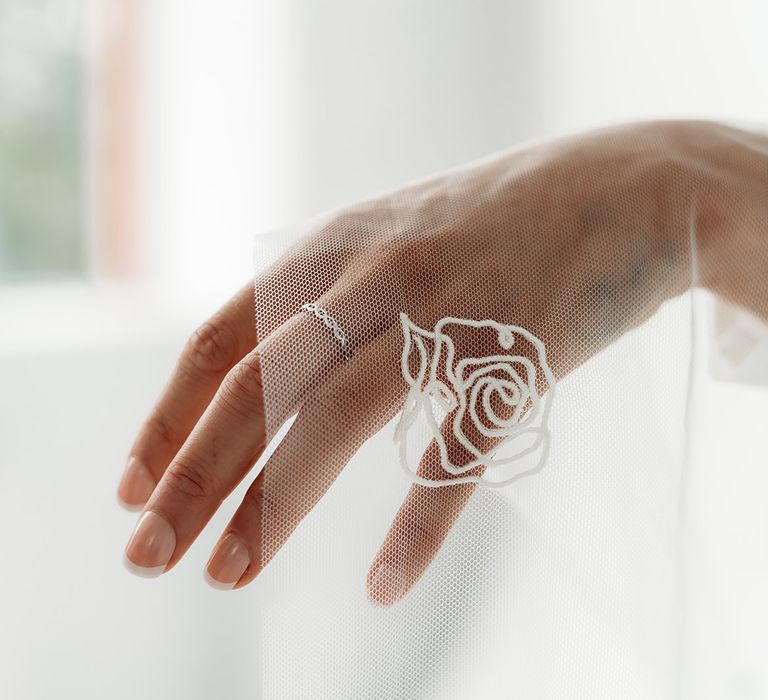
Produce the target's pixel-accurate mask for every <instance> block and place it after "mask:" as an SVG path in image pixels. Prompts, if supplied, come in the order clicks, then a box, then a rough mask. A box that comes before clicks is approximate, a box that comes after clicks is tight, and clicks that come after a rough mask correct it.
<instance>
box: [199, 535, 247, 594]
mask: <svg viewBox="0 0 768 700" xmlns="http://www.w3.org/2000/svg"><path fill="white" fill-rule="evenodd" d="M250 563H251V555H250V554H249V552H248V547H246V546H245V544H243V541H242V540H241V539H240V538H239V537H238V536H237V535H233V534H231V533H230V534H229V535H227V536H226V537H224V539H222V540H221V542H219V544H218V545H217V547H216V549H215V550H214V551H213V554H212V555H211V558H210V559H209V560H208V565H207V566H206V567H205V580H206V581H207V582H208V583H209V584H210V585H211V586H213V587H214V588H218V589H219V590H223V591H228V590H231V589H232V588H234V587H235V584H236V583H237V582H238V581H239V580H240V577H241V576H242V575H243V574H244V573H245V570H246V569H247V568H248V565H249V564H250Z"/></svg>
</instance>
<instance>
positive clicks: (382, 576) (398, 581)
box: [368, 562, 406, 606]
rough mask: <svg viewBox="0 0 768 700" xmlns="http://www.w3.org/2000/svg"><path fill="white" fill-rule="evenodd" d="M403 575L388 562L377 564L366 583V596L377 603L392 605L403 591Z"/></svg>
mask: <svg viewBox="0 0 768 700" xmlns="http://www.w3.org/2000/svg"><path fill="white" fill-rule="evenodd" d="M405 585H406V582H405V575H404V574H403V572H402V571H401V570H400V569H399V568H398V567H397V566H395V565H393V564H390V563H388V562H383V563H381V564H379V566H378V567H377V569H376V571H375V572H374V574H373V576H371V578H370V580H369V583H368V597H369V598H370V599H371V601H372V602H373V603H376V604H378V605H383V606H387V605H392V603H394V602H395V601H397V600H399V599H400V598H401V597H402V596H403V594H404V593H405Z"/></svg>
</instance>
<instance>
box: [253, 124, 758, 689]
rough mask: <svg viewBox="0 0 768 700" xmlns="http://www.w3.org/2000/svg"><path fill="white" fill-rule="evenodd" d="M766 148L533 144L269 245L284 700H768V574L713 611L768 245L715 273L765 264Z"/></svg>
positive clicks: (268, 673)
mask: <svg viewBox="0 0 768 700" xmlns="http://www.w3.org/2000/svg"><path fill="white" fill-rule="evenodd" d="M708 129H710V130H714V132H715V133H714V134H713V133H712V132H709V131H707V130H708ZM698 130H701V131H698ZM718 130H719V131H718ZM762 138H763V137H762V136H760V137H757V136H754V135H751V134H750V133H748V132H742V131H739V130H736V129H731V128H730V127H725V126H722V125H709V126H702V125H698V126H693V127H690V128H689V129H688V130H687V131H686V129H685V128H684V127H683V126H678V125H671V126H662V127H659V126H647V125H635V126H630V127H617V128H616V129H604V130H602V131H600V132H594V133H592V134H588V135H585V136H583V137H569V138H567V139H562V140H558V141H556V142H552V143H551V144H526V145H525V146H523V147H521V148H518V149H515V150H513V151H511V152H509V153H506V154H502V155H500V156H496V157H494V158H490V159H486V160H485V161H482V162H480V163H477V164H473V165H471V166H467V167H466V168H463V169H459V170H456V171H453V172H451V173H448V174H445V175H441V176H440V177H438V178H433V179H430V180H428V181H425V182H421V183H416V184H415V185H411V186H409V187H407V188H404V189H402V190H400V191H398V192H395V193H389V194H387V195H382V196H381V197H376V198H372V199H371V200H369V201H367V202H363V203H359V204H356V205H354V206H351V207H349V208H346V209H344V210H343V211H340V212H334V213H332V214H330V215H326V216H324V217H322V218H321V219H318V220H314V221H311V222H307V223H305V224H302V225H300V226H298V227H295V228H294V229H292V230H283V231H278V232H273V233H271V234H267V235H263V236H260V237H259V238H258V240H257V246H256V248H257V250H256V265H257V276H256V285H255V290H256V314H257V319H256V320H257V331H258V335H259V339H260V346H259V347H260V360H261V366H262V375H263V383H264V400H265V415H266V420H267V429H268V433H269V436H270V437H271V438H273V439H272V441H271V444H270V448H269V450H268V453H267V455H265V457H264V458H263V460H262V463H265V464H266V466H265V467H264V477H263V478H264V493H265V499H264V506H263V507H264V515H263V527H262V543H261V551H262V559H263V563H264V564H265V565H266V564H268V565H267V566H266V568H265V571H264V572H263V573H262V575H261V577H260V580H259V583H258V585H259V586H260V587H261V596H262V598H261V603H262V605H261V618H262V625H263V650H264V659H263V664H262V672H263V675H264V684H265V697H267V698H316V699H320V698H329V699H330V698H333V699H334V700H339V699H343V698H351V699H354V700H362V699H366V698H387V699H395V698H397V699H409V700H410V699H414V698H457V699H458V698H462V699H464V698H472V699H473V700H474V699H482V698H526V699H528V698H612V699H615V698H622V700H624V699H629V698H644V699H646V698H677V697H696V698H702V697H713V698H714V697H718V698H720V697H768V670H767V669H768V653H766V651H765V649H768V634H764V635H763V636H762V637H760V633H759V630H758V631H755V630H752V636H751V637H749V638H748V639H747V640H746V641H745V639H744V638H743V637H741V636H740V633H738V632H734V630H738V629H739V626H738V619H737V618H738V612H735V613H734V616H735V617H734V618H733V624H731V622H729V617H728V609H729V608H728V605H727V600H728V597H727V596H732V595H738V592H737V589H738V587H739V586H744V587H746V588H752V587H753V586H755V585H757V584H758V583H759V582H762V583H763V584H765V583H768V548H766V550H765V551H763V552H762V553H761V552H754V553H753V558H752V560H751V561H752V564H753V569H752V570H751V575H750V577H749V580H747V576H746V574H745V575H744V576H740V577H736V579H735V580H732V581H730V582H729V586H730V588H728V587H726V589H723V590H727V591H728V592H727V593H722V591H720V593H717V592H714V588H710V583H708V581H710V579H708V578H707V574H706V570H707V566H710V567H714V568H717V556H715V555H713V557H714V559H713V560H710V559H707V554H706V553H707V551H708V547H709V546H710V542H709V541H708V540H707V538H706V537H705V536H704V535H703V534H702V531H701V530H700V529H698V525H697V523H699V522H700V519H701V518H702V517H703V516H702V513H704V514H705V515H706V514H707V513H708V514H709V515H710V516H711V518H715V519H716V518H717V517H718V513H717V512H712V511H709V510H707V509H708V508H712V510H713V511H716V507H717V504H716V503H715V502H711V501H708V500H707V499H708V498H710V499H711V497H712V492H711V489H710V491H708V492H707V493H708V494H709V496H705V495H703V491H702V490H701V489H700V488H699V486H698V484H699V483H700V479H702V478H704V476H706V475H707V474H709V471H708V470H710V469H715V468H717V469H720V470H721V471H720V472H719V473H720V474H721V475H723V478H724V479H725V478H727V473H728V471H729V469H731V466H730V465H728V464H722V463H720V464H718V465H716V467H715V466H712V465H710V464H709V462H707V455H701V454H698V453H697V451H696V449H695V447H696V445H695V443H696V441H697V439H698V438H697V437H696V435H697V433H696V432H695V429H694V427H693V426H694V423H695V412H696V406H697V402H699V401H702V400H704V399H702V398H701V396H706V392H705V394H702V395H701V396H700V395H699V394H697V386H698V385H699V384H700V383H701V382H705V381H709V379H707V378H706V371H705V370H706V363H705V359H706V358H705V354H704V353H703V352H702V351H704V350H706V345H707V343H708V342H709V341H708V340H707V337H708V336H707V331H706V330H702V329H708V328H709V319H710V315H709V309H710V306H711V300H712V299H713V298H714V297H715V296H719V297H723V298H726V297H728V298H729V300H730V301H729V307H728V308H729V309H731V311H729V312H728V313H730V314H731V316H730V317H729V316H728V315H727V314H726V315H725V316H723V312H722V308H725V307H721V311H720V312H719V314H720V315H719V316H718V318H719V319H720V320H719V321H718V323H717V324H715V330H714V331H713V333H712V334H711V338H713V340H712V342H711V343H710V345H711V350H712V352H713V353H714V355H713V357H714V358H715V360H713V364H712V366H713V367H715V368H716V369H717V367H720V370H717V371H719V372H720V373H721V374H723V373H726V374H727V371H726V369H723V368H729V367H730V368H731V370H730V371H731V375H729V378H734V377H735V378H736V379H738V380H739V381H752V380H755V381H759V379H755V378H756V377H759V376H760V372H761V371H763V375H762V376H763V377H765V355H764V354H763V355H760V352H761V351H760V347H763V346H764V345H765V343H766V340H765V339H766V338H767V337H768V335H766V333H765V324H764V320H763V319H764V318H765V309H766V306H767V305H768V296H766V290H768V286H766V285H765V282H764V280H761V279H759V271H760V270H763V271H765V270H768V265H767V264H766V263H768V256H766V250H768V241H767V242H766V245H763V246H762V247H761V246H760V245H753V246H752V247H751V248H750V253H749V257H750V258H756V259H755V260H752V261H751V262H749V261H748V262H746V263H744V264H741V263H739V264H741V268H739V269H740V272H738V275H741V276H742V278H738V279H736V278H733V279H730V278H729V281H728V282H723V281H722V280H721V279H720V278H719V277H717V275H713V273H712V270H714V269H717V270H721V269H723V270H724V269H726V268H727V269H728V270H732V269H734V266H735V265H736V262H734V261H727V262H726V261H724V262H723V263H722V265H721V264H720V263H719V262H717V260H719V258H718V257H717V256H719V255H726V254H725V253H722V252H712V250H717V251H723V250H727V247H724V248H717V249H715V248H710V247H709V242H710V240H711V239H712V238H713V237H716V236H732V238H733V245H742V244H743V241H744V240H751V241H755V240H759V236H758V234H759V231H760V226H761V224H760V222H763V224H764V223H765V221H767V220H768V219H766V218H764V217H765V215H766V212H767V211H768V157H766V156H765V151H763V150H761V149H762V148H763V147H764V144H765V141H763V140H761V139H762ZM729 143H730V144H732V146H733V150H732V151H729V150H728V148H729V147H728V144H729ZM723 144H725V145H723ZM745 144H746V145H745ZM737 147H738V148H742V149H743V152H740V151H738V150H737ZM708 149H709V150H708ZM760 158H763V161H760ZM761 162H762V163H763V166H762V167H765V168H766V170H765V172H766V178H765V180H764V181H763V184H764V185H765V187H766V190H765V192H764V193H763V194H761V193H760V189H759V187H760V185H759V183H760V178H759V173H760V167H761V165H760V163H761ZM372 167H375V164H372ZM744 168H746V170H748V171H749V172H750V173H752V175H753V176H754V180H753V181H751V182H754V183H756V184H755V185H754V188H753V189H750V187H752V185H745V184H743V183H742V182H741V181H739V180H738V178H737V177H736V176H735V175H733V176H732V175H731V174H732V173H736V172H743V170H744ZM712 202H717V203H719V204H718V207H719V208H718V213H719V215H718V216H714V215H713V214H712V212H711V211H710V209H709V206H710V203H712ZM713 222H714V223H713ZM745 231H746V233H745ZM756 232H757V233H756ZM762 235H764V236H766V237H768V230H766V228H765V227H763V229H762ZM756 236H758V238H756ZM761 256H762V257H761ZM736 257H738V256H736ZM732 274H733V273H731V272H728V273H727V275H726V276H729V275H730V276H732ZM765 274H766V275H768V272H766V273H765ZM738 275H737V277H738ZM715 277H717V280H715ZM710 279H712V280H714V281H712V282H711V283H710ZM697 289H698V290H699V291H695V290H697ZM750 295H752V296H751V298H750ZM305 304H316V305H317V308H319V309H321V310H323V312H324V313H325V314H326V316H327V317H329V318H330V319H331V320H332V323H331V322H328V323H325V322H324V320H323V319H324V318H325V317H323V318H319V317H318V316H317V315H316V314H315V313H306V312H302V310H301V308H302V306H303V305H305ZM733 309H735V311H733ZM734 315H735V316H734ZM734 318H736V320H734ZM745 319H749V321H748V323H747V321H745ZM737 321H738V322H737ZM750 324H751V325H750ZM745 328H748V329H749V330H744V329H745ZM337 331H340V332H341V333H342V334H343V336H344V340H345V342H346V343H348V346H349V353H347V352H345V351H344V348H343V347H342V344H341V343H340V339H339V333H338V332H337ZM761 343H762V344H763V345H762V346H761ZM761 357H762V359H760V358H761ZM702 358H704V360H702ZM755 358H758V359H755ZM745 363H747V364H745ZM749 363H751V364H749ZM747 365H748V367H749V368H750V369H749V371H748V372H746V373H744V371H743V370H744V367H745V366H747ZM738 367H741V371H742V375H738V371H740V370H737V369H734V368H738ZM737 375H738V376H737ZM755 391H761V390H757V389H755ZM760 397H762V398H760ZM765 398H766V397H765V395H764V394H760V395H759V397H758V399H757V400H759V401H760V403H759V405H760V406H762V407H765V406H766V405H768V404H766V401H765ZM754 405H755V404H750V406H751V408H749V409H746V408H740V406H739V405H731V406H728V407H725V406H724V407H722V410H723V411H726V410H727V411H728V412H730V413H734V412H735V413H738V411H739V410H745V411H746V410H749V412H750V415H754ZM736 423H737V424H738V423H739V421H736ZM747 423H748V421H746V419H745V421H741V425H742V427H743V426H744V425H746V424H747ZM709 429H710V430H718V429H720V430H724V428H723V426H722V424H721V425H710V426H709ZM722 437H723V439H724V440H727V439H733V440H737V441H740V444H742V446H743V445H744V444H746V445H747V446H748V449H746V450H744V451H743V452H742V454H748V455H750V456H754V457H755V459H760V457H759V455H763V456H764V455H765V448H766V438H765V435H764V434H747V435H745V434H740V435H736V436H735V437H734V436H733V435H730V437H729V436H728V435H727V433H725V432H724V433H723V435H722ZM430 455H431V456H430ZM702 475H704V476H702ZM522 477H524V478H522ZM712 483H716V482H712ZM728 483H731V484H732V483H733V482H728ZM731 488H734V487H733V486H731ZM742 488H744V489H747V490H749V489H750V486H749V482H746V483H742ZM715 490H716V489H715ZM766 500H768V499H766ZM404 502H407V503H408V504H409V505H408V510H407V512H405V511H404V510H402V504H403V503H404ZM766 511H768V505H766ZM707 517H709V516H707ZM445 522H447V523H448V525H447V526H446V527H445V528H442V526H441V523H445ZM761 522H763V523H765V525H766V529H765V532H764V539H763V540H762V541H763V542H766V541H768V521H765V520H763V521H761ZM393 523H394V525H393ZM441 533H442V534H445V540H444V542H442V545H441V546H439V548H438V547H436V544H439V540H440V538H441V537H442V534H441ZM388 536H389V538H390V539H389V543H390V544H389V545H388V546H387V547H385V548H384V549H382V543H383V542H384V541H385V538H387V537H388ZM433 549H435V551H434V552H433V551H432V550H433ZM418 561H428V565H427V566H426V568H425V571H424V573H423V575H421V576H416V575H415V574H414V570H415V569H416V568H418V564H417V562H418ZM746 561H749V556H747V557H746ZM377 562H378V568H377ZM702 562H708V564H707V565H706V566H705V564H703V563H702ZM702 572H704V573H702ZM711 585H712V586H715V584H711ZM715 587H716V586H715ZM405 589H407V592H406V593H405V594H404V595H403V594H402V593H403V590H405ZM372 591H373V595H372ZM763 591H764V592H765V591H768V588H764V589H763ZM723 596H726V598H725V603H726V604H724V603H723V601H724V599H723ZM382 601H383V604H382ZM751 614H753V615H754V616H756V618H755V619H757V620H763V619H764V621H765V622H766V623H768V610H766V608H765V607H763V608H753V609H752V613H751ZM763 615H764V616H765V617H764V618H763V617H761V616H763ZM702 634H703V635H704V636H705V637H707V640H706V642H702V641H701V639H700V635H702ZM708 635H711V638H709V637H708ZM734 637H735V638H738V639H739V643H740V644H742V645H743V647H741V651H740V652H739V653H731V652H733V648H734V647H733V644H732V641H733V639H734ZM729 640H730V641H729ZM760 644H765V645H766V646H765V648H761V647H760ZM729 650H730V651H729Z"/></svg>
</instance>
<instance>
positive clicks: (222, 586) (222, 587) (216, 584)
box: [203, 570, 237, 591]
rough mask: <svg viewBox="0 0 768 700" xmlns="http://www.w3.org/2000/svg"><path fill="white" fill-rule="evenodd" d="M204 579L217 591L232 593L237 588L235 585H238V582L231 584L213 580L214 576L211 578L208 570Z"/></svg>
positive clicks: (204, 572)
mask: <svg viewBox="0 0 768 700" xmlns="http://www.w3.org/2000/svg"><path fill="white" fill-rule="evenodd" d="M203 578H204V579H205V582H206V583H207V584H208V585H209V586H210V587H211V588H215V589H216V590H217V591H231V590H233V589H234V588H235V585H236V584H237V581H232V582H231V583H224V582H223V581H218V580H216V579H215V578H213V576H211V575H210V574H209V573H208V571H207V570H205V571H203Z"/></svg>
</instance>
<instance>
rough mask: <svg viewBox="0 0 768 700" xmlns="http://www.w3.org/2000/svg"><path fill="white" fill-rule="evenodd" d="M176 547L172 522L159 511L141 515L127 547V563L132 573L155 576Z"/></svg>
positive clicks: (159, 572)
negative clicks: (158, 512) (159, 513)
mask: <svg viewBox="0 0 768 700" xmlns="http://www.w3.org/2000/svg"><path fill="white" fill-rule="evenodd" d="M174 549H176V533H175V532H174V531H173V528H172V527H171V525H170V523H168V521H167V520H166V519H165V518H163V517H161V516H159V515H158V514H157V513H153V512H152V511H148V512H147V513H144V515H142V516H141V519H140V520H139V523H138V525H136V529H135V530H134V531H133V535H131V539H130V540H129V541H128V546H127V547H126V548H125V565H126V567H127V568H128V570H129V571H130V572H131V573H134V574H136V575H137V576H144V577H146V578H154V577H156V576H159V575H160V574H162V573H163V571H165V567H166V565H167V564H168V562H169V561H170V559H171V556H172V555H173V550H174Z"/></svg>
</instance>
